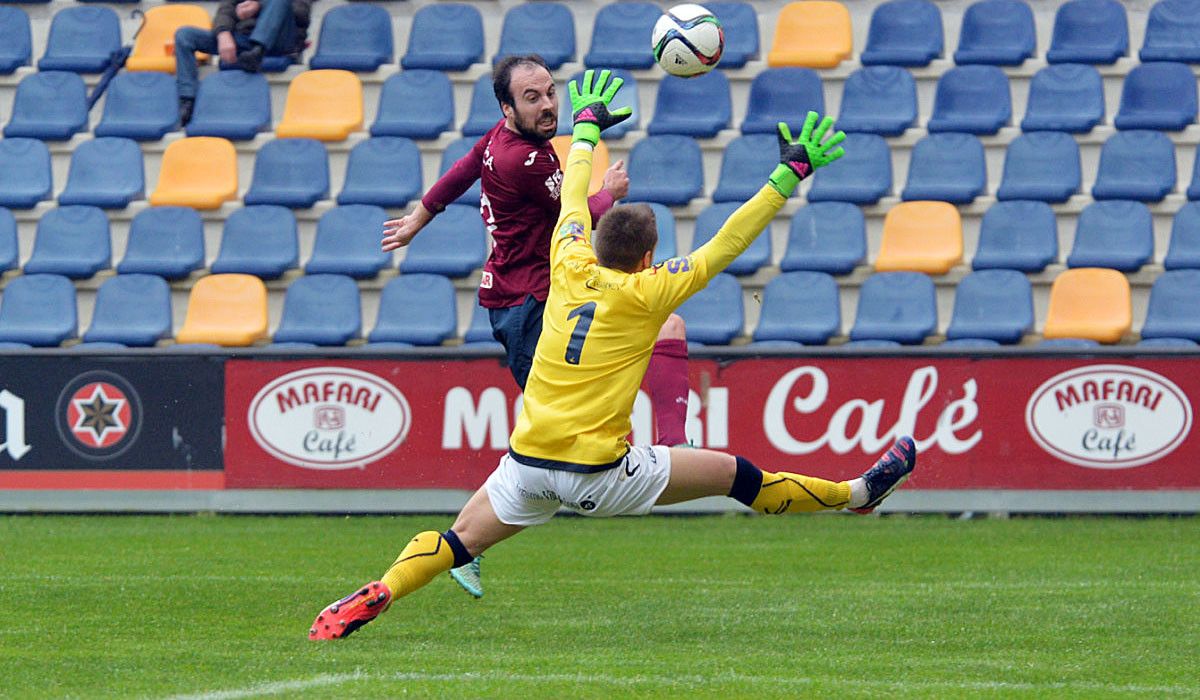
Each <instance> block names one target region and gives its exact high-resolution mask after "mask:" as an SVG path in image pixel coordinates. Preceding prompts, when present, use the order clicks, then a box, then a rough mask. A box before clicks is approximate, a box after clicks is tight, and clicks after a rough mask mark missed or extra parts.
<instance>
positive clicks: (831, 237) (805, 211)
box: [779, 202, 867, 275]
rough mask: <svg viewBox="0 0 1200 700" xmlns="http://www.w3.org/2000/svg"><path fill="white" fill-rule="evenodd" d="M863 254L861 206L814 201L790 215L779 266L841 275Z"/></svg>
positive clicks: (865, 247)
mask: <svg viewBox="0 0 1200 700" xmlns="http://www.w3.org/2000/svg"><path fill="white" fill-rule="evenodd" d="M866 257H867V231H866V221H865V218H864V217H863V213H862V209H859V208H858V207H856V206H854V205H853V204H849V203H847V202H814V203H812V204H809V205H808V206H805V207H801V208H800V209H797V210H796V213H795V214H793V215H792V220H791V224H790V226H789V227H788V240H787V248H786V249H785V250H784V252H783V258H782V259H780V261H779V269H780V270H781V271H783V272H792V271H798V270H809V271H814V272H826V273H829V274H831V275H845V274H849V273H850V272H852V271H853V270H854V268H855V267H857V266H858V265H859V264H860V263H862V262H863V261H864V260H865V259H866Z"/></svg>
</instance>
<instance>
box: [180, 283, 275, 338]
mask: <svg viewBox="0 0 1200 700" xmlns="http://www.w3.org/2000/svg"><path fill="white" fill-rule="evenodd" d="M266 337H267V287H266V285H264V284H263V282H262V280H260V279H259V278H257V277H254V276H253V275H236V274H225V275H208V276H207V277H201V278H200V279H198V280H196V283H195V284H193V285H192V292H191V294H190V295H189V296H188V307H187V315H186V316H185V317H184V320H183V327H182V328H180V329H179V332H178V333H176V334H175V341H176V342H177V343H181V344H182V343H212V344H215V345H221V346H225V347H246V346H248V345H253V344H254V343H255V342H256V341H259V340H262V339H264V338H266Z"/></svg>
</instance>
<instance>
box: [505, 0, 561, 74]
mask: <svg viewBox="0 0 1200 700" xmlns="http://www.w3.org/2000/svg"><path fill="white" fill-rule="evenodd" d="M531 53H535V54H537V55H539V56H541V57H542V60H543V61H545V62H546V65H547V66H549V68H550V70H558V69H559V68H561V67H562V64H564V63H566V62H567V61H574V60H575V15H573V14H572V13H571V8H570V7H568V6H566V5H564V4H562V3H560V2H530V3H522V4H520V5H516V6H514V7H512V8H511V9H509V10H508V12H506V13H504V25H503V26H502V27H501V29H500V48H499V50H498V51H497V52H496V55H495V57H493V58H492V63H493V64H495V63H497V62H498V61H499V60H500V59H501V58H503V57H504V56H523V55H526V54H531Z"/></svg>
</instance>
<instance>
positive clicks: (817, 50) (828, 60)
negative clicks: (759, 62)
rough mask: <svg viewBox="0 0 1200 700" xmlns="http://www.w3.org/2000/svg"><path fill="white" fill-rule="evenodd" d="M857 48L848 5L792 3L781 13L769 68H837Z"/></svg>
mask: <svg viewBox="0 0 1200 700" xmlns="http://www.w3.org/2000/svg"><path fill="white" fill-rule="evenodd" d="M853 49H854V36H853V33H852V31H851V28H850V11H849V10H847V9H846V6H845V5H843V4H841V3H840V2H832V1H831V0H802V1H801V2H790V3H788V4H787V5H784V7H783V9H782V10H781V11H780V12H779V19H778V21H777V22H776V24H775V43H774V44H772V46H771V52H770V53H769V54H767V65H769V66H804V67H806V68H833V67H835V66H837V64H839V63H841V62H842V61H845V60H846V59H848V58H850V53H851V52H852V51H853Z"/></svg>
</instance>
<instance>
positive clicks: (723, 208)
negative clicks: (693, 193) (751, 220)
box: [692, 202, 771, 277]
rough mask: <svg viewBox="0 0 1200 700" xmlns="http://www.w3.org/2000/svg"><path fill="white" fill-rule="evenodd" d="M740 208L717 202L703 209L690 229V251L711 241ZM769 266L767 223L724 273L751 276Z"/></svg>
mask: <svg viewBox="0 0 1200 700" xmlns="http://www.w3.org/2000/svg"><path fill="white" fill-rule="evenodd" d="M740 206H741V203H740V202H717V203H715V204H710V205H708V206H707V207H705V208H704V211H702V212H700V215H699V216H697V217H696V223H695V225H694V228H693V229H692V231H693V233H692V250H693V251H695V250H696V249H697V248H699V247H700V246H702V245H704V244H705V243H708V242H709V241H710V240H712V237H713V236H715V235H716V233H717V231H719V230H720V229H721V226H723V225H724V224H725V220H726V219H728V218H729V216H730V214H733V212H734V211H736V210H737V208H738V207H740ZM769 264H771V225H770V224H769V223H768V224H767V226H766V228H764V229H763V231H762V233H760V234H759V235H758V238H755V239H754V242H753V243H751V244H750V247H749V248H747V249H746V250H745V251H744V252H743V253H742V254H741V255H739V256H737V257H736V258H734V259H733V262H731V263H729V267H727V268H725V272H728V273H729V274H731V275H738V276H739V277H740V276H742V275H753V274H754V273H755V272H758V270H759V268H761V267H763V266H764V265H769Z"/></svg>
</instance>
